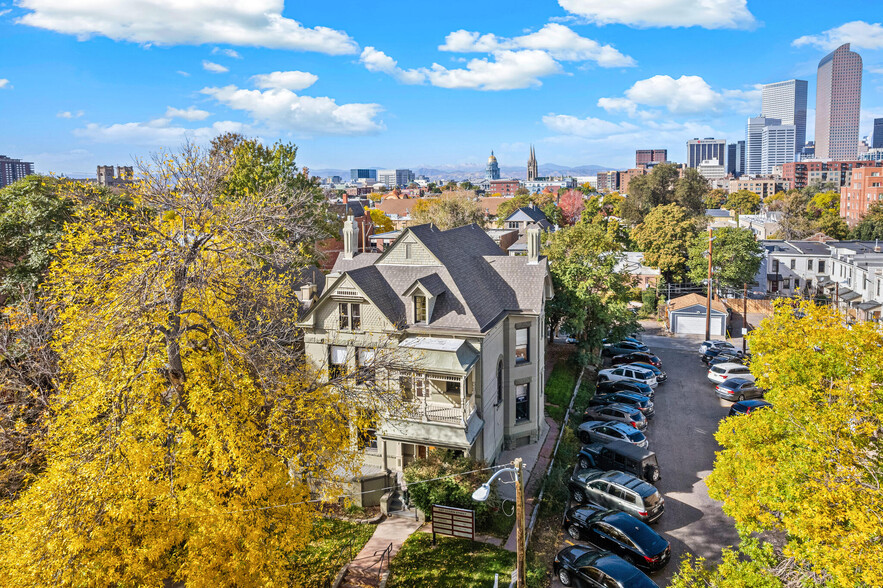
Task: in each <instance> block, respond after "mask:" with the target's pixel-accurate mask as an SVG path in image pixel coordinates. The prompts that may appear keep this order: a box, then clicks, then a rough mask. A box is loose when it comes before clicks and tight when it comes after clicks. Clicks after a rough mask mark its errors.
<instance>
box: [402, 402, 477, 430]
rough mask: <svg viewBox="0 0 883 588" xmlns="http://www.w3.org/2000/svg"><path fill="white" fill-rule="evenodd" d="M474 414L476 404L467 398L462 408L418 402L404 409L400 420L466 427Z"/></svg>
mask: <svg viewBox="0 0 883 588" xmlns="http://www.w3.org/2000/svg"><path fill="white" fill-rule="evenodd" d="M473 412H475V403H474V400H473V398H472V397H469V398H467V399H466V402H465V403H464V404H463V405H462V406H457V405H452V404H447V403H443V402H431V401H428V400H426V401H424V400H417V401H415V402H413V403H412V404H410V405H409V406H407V407H405V408H404V409H403V411H402V413H401V414H400V418H403V419H407V420H411V421H420V422H424V423H445V424H448V425H459V426H464V427H465V426H466V423H467V422H468V421H469V417H470V416H472V413H473Z"/></svg>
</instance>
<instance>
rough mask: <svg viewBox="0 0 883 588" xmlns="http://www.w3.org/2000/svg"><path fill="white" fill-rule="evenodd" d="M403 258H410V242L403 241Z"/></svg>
mask: <svg viewBox="0 0 883 588" xmlns="http://www.w3.org/2000/svg"><path fill="white" fill-rule="evenodd" d="M405 259H411V244H410V243H405Z"/></svg>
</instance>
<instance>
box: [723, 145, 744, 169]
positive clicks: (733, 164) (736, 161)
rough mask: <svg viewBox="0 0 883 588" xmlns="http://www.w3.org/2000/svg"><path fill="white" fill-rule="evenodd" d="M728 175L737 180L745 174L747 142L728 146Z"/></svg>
mask: <svg viewBox="0 0 883 588" xmlns="http://www.w3.org/2000/svg"><path fill="white" fill-rule="evenodd" d="M727 173H728V174H730V175H733V176H736V177H737V178H738V177H739V176H741V175H742V174H744V173H745V141H736V142H735V143H730V144H729V145H727Z"/></svg>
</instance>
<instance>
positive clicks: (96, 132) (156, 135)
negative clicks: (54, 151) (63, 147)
mask: <svg viewBox="0 0 883 588" xmlns="http://www.w3.org/2000/svg"><path fill="white" fill-rule="evenodd" d="M247 129H248V127H247V126H246V125H244V124H242V123H240V122H235V121H221V122H216V123H214V124H212V125H211V126H207V127H201V128H196V129H190V128H185V127H181V126H172V125H171V123H170V121H169V119H168V118H157V119H154V120H151V121H147V122H130V123H118V124H112V125H107V126H104V125H98V124H95V123H90V124H87V125H86V126H85V127H84V128H82V129H76V130H75V131H74V135H76V136H78V137H82V138H83V139H87V140H91V141H94V142H96V143H121V144H130V145H151V146H169V145H174V144H177V143H181V142H183V141H184V140H186V139H192V140H195V141H200V142H204V141H208V140H210V139H212V138H213V137H216V136H218V135H220V134H223V133H227V132H237V133H244V132H246V130H247Z"/></svg>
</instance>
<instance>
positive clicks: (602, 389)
mask: <svg viewBox="0 0 883 588" xmlns="http://www.w3.org/2000/svg"><path fill="white" fill-rule="evenodd" d="M657 381H658V378H657ZM611 392H631V393H633V394H640V395H641V396H646V397H647V398H653V395H654V394H653V388H651V387H650V386H648V385H647V384H645V383H643V382H633V381H631V380H616V381H615V382H609V381H608V382H598V383H597V384H596V385H595V394H610V393H611Z"/></svg>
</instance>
